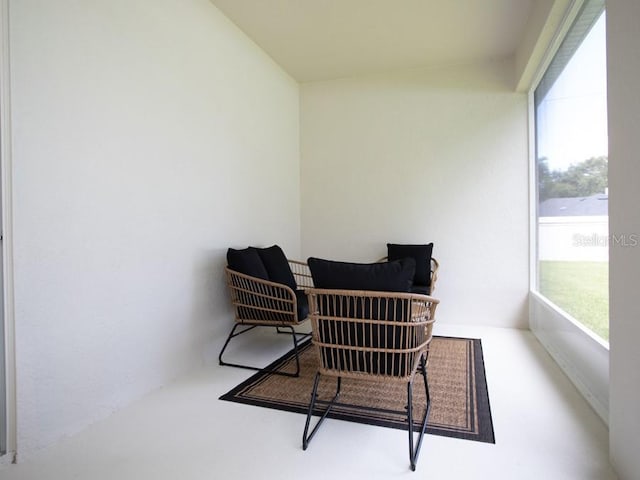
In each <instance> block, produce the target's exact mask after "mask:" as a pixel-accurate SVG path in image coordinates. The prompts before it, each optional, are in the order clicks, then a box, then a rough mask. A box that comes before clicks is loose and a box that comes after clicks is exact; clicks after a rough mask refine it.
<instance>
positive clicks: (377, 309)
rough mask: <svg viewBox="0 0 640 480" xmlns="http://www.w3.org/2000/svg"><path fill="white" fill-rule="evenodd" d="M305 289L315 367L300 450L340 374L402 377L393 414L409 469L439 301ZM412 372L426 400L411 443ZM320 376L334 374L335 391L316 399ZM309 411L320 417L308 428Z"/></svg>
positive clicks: (382, 378) (423, 425)
mask: <svg viewBox="0 0 640 480" xmlns="http://www.w3.org/2000/svg"><path fill="white" fill-rule="evenodd" d="M306 292H307V296H308V298H309V318H310V320H311V333H312V342H313V345H314V348H315V351H316V355H317V358H318V365H319V367H318V370H317V373H316V377H315V380H314V386H313V390H312V393H311V401H310V403H309V409H308V412H307V420H306V423H305V428H304V433H303V439H302V447H303V449H305V450H306V448H307V446H308V444H309V442H310V441H311V438H312V437H313V436H314V435H315V433H316V432H317V430H318V428H319V427H320V425H321V424H322V422H323V421H324V420H325V418H326V417H327V415H328V414H329V412H330V411H331V408H332V407H333V406H334V404H335V403H336V402H337V400H338V398H339V396H340V387H341V381H342V379H343V378H358V379H364V380H368V381H373V382H383V383H384V382H405V383H406V384H407V410H406V411H402V412H398V413H402V414H406V415H407V423H408V432H409V458H410V462H411V469H412V470H415V467H416V462H417V459H418V454H419V452H420V447H421V445H422V439H423V437H424V431H425V429H426V425H427V420H428V416H429V412H430V407H431V399H430V396H429V386H428V382H427V359H428V353H429V344H430V342H431V338H432V330H433V324H434V322H435V310H436V306H437V305H438V303H439V301H438V300H437V299H435V298H433V297H430V296H427V295H419V294H411V293H398V292H373V291H360V290H329V289H315V288H311V289H307V290H306ZM354 317H355V318H354ZM417 372H420V373H421V375H422V377H423V380H424V385H425V393H426V399H427V405H426V409H425V414H424V417H423V419H422V422H421V429H420V432H419V433H418V439H417V443H416V444H415V447H414V433H413V412H412V397H413V394H412V388H413V380H414V378H415V375H416V373H417ZM322 375H327V376H331V377H335V378H336V379H337V384H336V393H335V395H334V397H333V399H332V400H331V401H328V402H326V401H319V400H318V399H317V389H318V383H319V379H320V377H321V376H322ZM318 404H323V405H326V408H325V409H324V411H322V412H318V409H317V405H318ZM354 407H356V406H354ZM357 408H363V409H365V410H366V407H357ZM314 413H316V414H319V415H320V419H319V420H318V421H317V423H316V425H315V426H314V428H313V430H311V432H310V433H309V428H310V424H311V417H312V416H313V414H314Z"/></svg>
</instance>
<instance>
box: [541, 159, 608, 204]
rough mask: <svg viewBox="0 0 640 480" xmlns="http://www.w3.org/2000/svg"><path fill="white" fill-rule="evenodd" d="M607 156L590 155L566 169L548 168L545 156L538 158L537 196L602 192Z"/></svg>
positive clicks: (603, 190) (571, 195)
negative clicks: (590, 156)
mask: <svg viewBox="0 0 640 480" xmlns="http://www.w3.org/2000/svg"><path fill="white" fill-rule="evenodd" d="M608 165H609V162H608V159H607V157H592V158H589V159H587V160H585V161H583V162H580V163H578V164H575V165H571V166H570V167H569V168H568V169H567V170H564V171H563V170H549V165H548V164H547V159H546V158H541V159H540V160H538V196H539V199H540V201H541V202H542V201H544V200H546V199H547V198H567V197H588V196H589V195H595V194H596V193H604V192H605V190H606V188H607V185H608V183H607V177H608V170H609V169H608Z"/></svg>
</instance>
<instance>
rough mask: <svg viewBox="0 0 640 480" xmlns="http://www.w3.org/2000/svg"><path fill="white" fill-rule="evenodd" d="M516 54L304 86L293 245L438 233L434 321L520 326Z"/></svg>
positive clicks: (335, 250) (354, 247)
mask: <svg viewBox="0 0 640 480" xmlns="http://www.w3.org/2000/svg"><path fill="white" fill-rule="evenodd" d="M513 69H514V66H513V62H512V61H502V62H494V63H490V64H483V65H472V66H457V67H450V68H443V69H435V70H411V71H405V72H397V73H390V74H386V75H378V76H367V77H362V78H353V79H343V80H336V81H326V82H317V83H308V84H303V85H302V87H301V132H302V135H301V151H302V163H301V175H302V177H301V190H302V217H301V218H302V251H303V254H304V256H319V257H326V258H333V259H338V260H348V261H362V262H367V261H375V260H377V259H378V258H380V257H381V256H384V255H386V243H387V242H398V243H423V242H431V241H433V242H434V243H435V249H434V255H435V256H436V257H437V258H438V260H440V262H441V274H440V278H439V280H438V282H439V283H438V286H437V290H436V292H435V294H436V295H435V296H437V297H439V298H440V299H441V301H442V303H441V304H440V307H439V310H438V313H439V320H438V321H439V322H452V323H467V324H483V325H497V326H504V327H520V328H526V326H527V321H526V302H527V292H528V283H527V278H528V260H527V255H528V233H527V232H528V220H527V218H528V214H527V198H528V197H527V99H526V96H525V95H524V94H517V93H513V76H512V74H513Z"/></svg>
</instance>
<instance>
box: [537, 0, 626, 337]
mask: <svg viewBox="0 0 640 480" xmlns="http://www.w3.org/2000/svg"><path fill="white" fill-rule="evenodd" d="M605 33H606V32H605V12H604V0H587V1H585V2H584V5H583V6H582V8H581V10H580V12H579V13H578V15H577V17H576V20H575V21H574V22H573V24H572V26H571V27H570V29H569V31H568V32H567V34H566V36H565V38H564V40H563V42H562V44H561V45H560V47H559V49H558V51H557V53H556V54H555V56H554V57H553V59H552V61H551V63H550V64H549V66H548V68H547V69H546V71H545V73H544V75H543V77H542V79H541V81H540V83H539V84H538V86H537V87H536V89H535V92H534V106H535V140H536V172H537V179H536V184H537V215H536V217H537V218H536V220H537V242H536V255H537V259H536V265H537V269H536V285H535V288H536V289H537V291H538V292H539V293H540V294H541V295H543V296H544V297H546V298H547V299H548V300H550V301H551V302H552V303H553V304H555V305H556V306H557V307H559V308H560V309H561V310H563V311H564V312H566V313H567V314H568V316H569V317H570V318H572V319H573V320H575V321H577V322H579V323H580V324H582V325H583V326H585V327H586V328H588V329H589V330H590V331H592V332H593V333H595V334H596V335H597V336H599V337H600V338H602V339H603V340H605V341H608V339H609V279H608V263H609V240H610V238H609V232H608V183H607V167H608V157H607V155H608V147H607V143H608V142H607V95H606V92H607V84H606V37H605ZM620 240H621V239H615V241H620ZM622 240H623V241H624V239H622Z"/></svg>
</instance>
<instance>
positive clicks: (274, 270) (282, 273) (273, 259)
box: [255, 245, 297, 290]
mask: <svg viewBox="0 0 640 480" xmlns="http://www.w3.org/2000/svg"><path fill="white" fill-rule="evenodd" d="M255 250H256V251H257V252H258V255H259V256H260V259H261V260H262V263H263V264H264V267H265V268H266V269H267V274H268V275H269V280H271V281H272V282H277V283H282V284H284V285H286V286H288V287H289V288H291V289H292V290H295V289H296V287H297V285H296V279H295V278H294V276H293V273H292V272H291V267H289V261H288V260H287V257H286V256H285V254H284V252H283V251H282V249H281V248H280V247H279V246H278V245H274V246H272V247H268V248H256V249H255Z"/></svg>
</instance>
